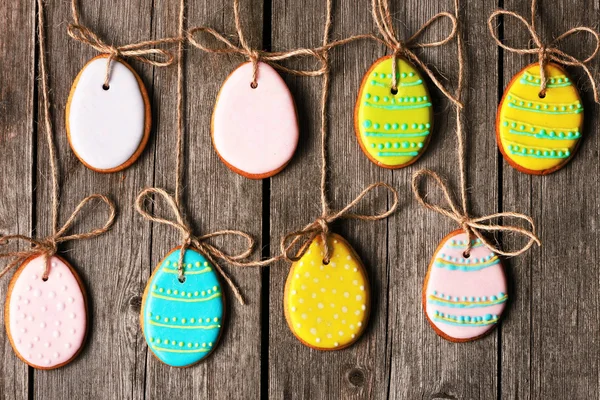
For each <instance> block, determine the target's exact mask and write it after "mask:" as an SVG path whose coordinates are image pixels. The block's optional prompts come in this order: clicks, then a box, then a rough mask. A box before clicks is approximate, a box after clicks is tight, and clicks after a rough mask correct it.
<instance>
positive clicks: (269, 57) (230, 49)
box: [188, 0, 327, 88]
mask: <svg viewBox="0 0 600 400" xmlns="http://www.w3.org/2000/svg"><path fill="white" fill-rule="evenodd" d="M239 8H240V4H239V0H234V1H233V16H234V20H235V29H236V33H237V36H238V40H239V43H240V45H239V46H236V45H234V44H233V43H231V41H230V40H228V39H227V38H225V37H224V36H223V35H221V34H220V33H218V32H217V31H216V30H214V29H212V28H208V27H197V28H193V29H191V30H190V31H189V32H188V40H189V42H190V43H191V44H193V45H194V46H196V47H197V48H199V49H200V50H203V51H206V52H207V53H214V54H240V55H243V56H245V57H246V58H247V59H248V60H249V61H250V62H251V63H252V81H251V83H250V85H251V86H252V87H253V88H256V87H257V86H258V63H259V62H260V61H262V62H265V63H267V64H269V65H270V66H272V67H273V68H275V69H278V70H280V71H283V72H286V73H289V74H292V75H298V76H320V75H323V73H324V72H325V71H326V69H327V61H326V60H325V58H324V57H323V55H322V54H321V52H320V51H318V49H306V48H300V49H295V50H291V51H286V52H267V51H262V50H255V49H252V48H251V47H250V45H249V44H248V41H247V40H246V38H245V36H244V32H243V30H242V25H241V20H240V15H239V14H240V10H239ZM198 32H200V33H207V34H209V35H211V36H212V37H213V38H214V39H215V40H217V41H218V42H221V43H223V44H224V45H225V47H223V48H214V47H210V46H209V45H205V44H203V43H202V42H200V41H199V40H197V39H196V37H195V35H196V33H198ZM299 56H310V57H315V58H316V59H317V60H318V61H319V63H320V64H321V67H320V68H317V69H314V70H302V69H293V68H287V67H284V66H282V65H280V64H279V63H278V61H282V60H285V59H288V58H292V57H299Z"/></svg>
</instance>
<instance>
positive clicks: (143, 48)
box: [67, 0, 183, 88]
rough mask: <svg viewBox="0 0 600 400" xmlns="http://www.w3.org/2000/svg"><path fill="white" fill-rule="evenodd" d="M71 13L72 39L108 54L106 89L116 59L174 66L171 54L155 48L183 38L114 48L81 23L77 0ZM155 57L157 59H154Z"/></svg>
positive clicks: (157, 65) (105, 78) (146, 41)
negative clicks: (112, 64)
mask: <svg viewBox="0 0 600 400" xmlns="http://www.w3.org/2000/svg"><path fill="white" fill-rule="evenodd" d="M71 13H72V15H73V23H72V24H69V27H68V28H67V33H68V34H69V36H71V38H73V39H75V40H77V41H78V42H81V43H84V44H87V45H88V46H90V47H92V48H93V49H95V50H97V51H99V52H100V53H105V54H108V57H107V61H106V74H105V77H104V87H105V88H108V87H109V86H110V85H109V83H110V73H111V63H112V60H114V59H116V58H127V57H129V58H133V59H135V60H138V61H140V62H143V63H145V64H150V65H153V66H155V67H166V66H168V65H171V64H173V61H174V57H173V54H171V53H170V52H168V51H166V50H163V49H156V48H154V47H155V46H158V45H163V44H168V43H180V44H181V42H182V41H183V37H182V36H179V37H173V38H163V39H157V40H144V41H142V42H138V43H131V44H125V45H122V46H114V45H111V44H108V43H105V42H104V41H103V40H102V39H100V37H99V36H98V35H96V34H95V33H94V32H93V31H92V30H91V29H90V28H88V27H87V26H85V25H83V24H82V23H81V18H80V16H79V10H78V8H77V0H71ZM152 56H155V57H152Z"/></svg>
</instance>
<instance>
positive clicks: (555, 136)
mask: <svg viewBox="0 0 600 400" xmlns="http://www.w3.org/2000/svg"><path fill="white" fill-rule="evenodd" d="M545 71H546V75H547V77H548V85H547V90H546V95H545V97H543V98H542V97H540V79H541V78H540V66H539V64H531V65H529V66H527V67H526V68H525V69H523V70H522V71H521V72H519V73H518V74H517V75H515V77H514V78H513V79H512V81H511V82H510V84H509V85H508V87H507V88H506V91H505V92H504V96H503V97H502V101H501V102H500V106H499V107H498V115H497V118H496V139H497V142H498V147H499V148H500V151H501V152H502V155H503V156H504V158H505V159H506V161H508V163H509V164H510V165H511V166H513V167H514V168H516V169H518V170H519V171H521V172H525V173H527V174H535V175H546V174H549V173H552V172H554V171H556V170H558V169H560V168H561V167H562V166H564V165H565V164H566V163H567V162H568V161H569V160H570V159H571V157H573V154H574V153H575V151H576V150H577V147H578V144H579V139H580V138H581V131H582V128H583V106H582V104H581V98H580V96H579V92H578V91H577V88H576V87H575V86H574V85H573V82H572V80H571V79H570V78H569V77H568V76H567V73H566V72H565V70H564V69H563V68H562V67H560V66H559V65H557V64H554V63H549V64H547V65H546V70H545Z"/></svg>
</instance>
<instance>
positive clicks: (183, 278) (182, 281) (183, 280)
mask: <svg viewBox="0 0 600 400" xmlns="http://www.w3.org/2000/svg"><path fill="white" fill-rule="evenodd" d="M177 279H179V282H181V283H184V282H185V276H180V277H179V278H177Z"/></svg>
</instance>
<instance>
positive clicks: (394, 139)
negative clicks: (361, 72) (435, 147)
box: [354, 56, 433, 168]
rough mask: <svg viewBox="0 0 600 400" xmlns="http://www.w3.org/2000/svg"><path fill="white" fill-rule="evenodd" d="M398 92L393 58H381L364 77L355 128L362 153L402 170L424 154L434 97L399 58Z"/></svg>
mask: <svg viewBox="0 0 600 400" xmlns="http://www.w3.org/2000/svg"><path fill="white" fill-rule="evenodd" d="M396 77H397V78H396V79H397V82H398V84H397V90H396V91H394V90H393V88H392V57H391V56H386V57H383V58H380V59H379V60H377V61H376V62H375V64H373V65H372V66H371V68H370V69H369V71H368V72H367V73H366V74H365V77H364V78H363V81H362V84H361V86H360V90H359V92H358V98H357V100H356V106H355V109H354V125H355V130H356V137H357V138H358V142H359V143H360V147H361V148H362V150H363V152H364V153H365V154H366V155H367V157H369V159H370V160H371V161H372V162H374V163H375V164H377V165H379V166H380V167H384V168H402V167H405V166H407V165H410V164H412V163H414V162H415V161H416V160H417V159H418V158H419V157H420V156H421V155H422V154H423V152H424V151H425V148H426V147H427V144H428V143H429V137H430V136H431V126H432V123H433V112H432V107H431V97H430V96H429V91H428V90H427V86H426V85H425V83H424V82H423V78H422V76H421V74H420V73H419V71H418V70H417V69H416V68H415V67H414V66H413V65H412V64H411V63H410V62H409V61H408V60H406V59H404V58H402V57H398V58H397V71H396Z"/></svg>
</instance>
